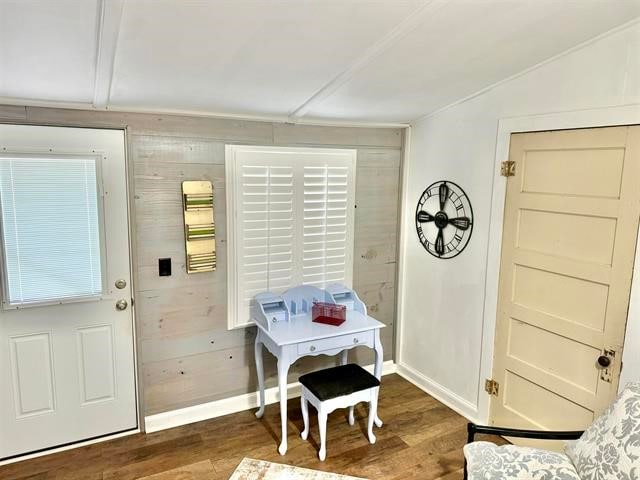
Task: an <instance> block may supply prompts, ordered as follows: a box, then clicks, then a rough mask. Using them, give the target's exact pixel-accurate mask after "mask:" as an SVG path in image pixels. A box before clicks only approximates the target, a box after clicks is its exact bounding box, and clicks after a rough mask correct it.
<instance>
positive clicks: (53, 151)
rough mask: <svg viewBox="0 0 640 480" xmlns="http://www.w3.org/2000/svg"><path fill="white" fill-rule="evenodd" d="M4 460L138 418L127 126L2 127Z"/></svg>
mask: <svg viewBox="0 0 640 480" xmlns="http://www.w3.org/2000/svg"><path fill="white" fill-rule="evenodd" d="M0 207H1V208H0V219H1V226H2V231H1V235H0V239H1V241H0V246H1V247H2V263H1V265H2V268H1V270H2V308H1V309H0V385H2V388H0V458H8V457H12V456H16V455H21V454H25V453H29V452H34V451H38V450H41V449H46V448H50V447H55V446H58V445H63V444H68V443H72V442H77V441H80V440H84V439H89V438H93V437H98V436H101V435H106V434H110V433H114V432H120V431H124V430H129V429H134V428H136V427H137V408H136V389H135V371H134V347H133V316H132V312H131V307H130V304H131V271H130V254H129V229H128V209H127V173H126V163H125V142H124V132H123V131H118V130H97V129H82V128H62V127H41V126H26V125H0Z"/></svg>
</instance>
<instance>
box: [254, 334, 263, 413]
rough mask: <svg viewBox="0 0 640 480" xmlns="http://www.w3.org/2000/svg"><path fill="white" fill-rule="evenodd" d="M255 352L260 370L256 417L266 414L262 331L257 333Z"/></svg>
mask: <svg viewBox="0 0 640 480" xmlns="http://www.w3.org/2000/svg"><path fill="white" fill-rule="evenodd" d="M254 353H255V357H256V371H257V372H258V390H259V395H258V411H257V412H256V417H258V418H262V415H264V366H263V364H262V342H261V341H260V332H258V334H257V335H256V343H255V345H254Z"/></svg>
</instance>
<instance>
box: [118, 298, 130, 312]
mask: <svg viewBox="0 0 640 480" xmlns="http://www.w3.org/2000/svg"><path fill="white" fill-rule="evenodd" d="M128 305H129V304H128V303H127V301H126V300H125V299H124V298H121V299H120V300H118V301H117V302H116V309H117V310H126V308H127V306H128Z"/></svg>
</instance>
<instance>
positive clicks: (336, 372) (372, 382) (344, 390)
mask: <svg viewBox="0 0 640 480" xmlns="http://www.w3.org/2000/svg"><path fill="white" fill-rule="evenodd" d="M299 381H300V383H301V384H302V385H304V386H305V387H307V389H308V390H309V391H310V392H311V393H313V394H314V395H315V396H316V397H317V398H318V400H320V401H325V400H330V399H332V398H337V397H342V396H344V395H350V394H352V393H355V392H359V391H361V390H366V389H367V388H373V387H378V386H380V380H378V379H377V378H376V377H374V376H373V375H371V374H370V373H369V372H367V371H366V370H365V369H364V368H362V367H361V366H360V365H356V364H355V363H349V364H348V365H341V366H339V367H333V368H326V369H324V370H318V371H317V372H311V373H307V374H306V375H302V376H301V377H300V379H299Z"/></svg>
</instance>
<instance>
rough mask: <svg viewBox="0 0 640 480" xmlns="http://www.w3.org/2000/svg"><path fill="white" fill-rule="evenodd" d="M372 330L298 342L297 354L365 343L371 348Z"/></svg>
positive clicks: (313, 352)
mask: <svg viewBox="0 0 640 480" xmlns="http://www.w3.org/2000/svg"><path fill="white" fill-rule="evenodd" d="M373 333H374V332H373V330H369V331H367V332H358V333H352V334H349V335H339V336H337V337H330V338H322V339H319V340H313V341H310V342H303V343H299V344H298V355H306V354H309V353H311V354H315V353H320V352H324V351H327V350H334V349H336V348H348V347H352V346H355V345H366V346H368V347H371V348H373Z"/></svg>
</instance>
